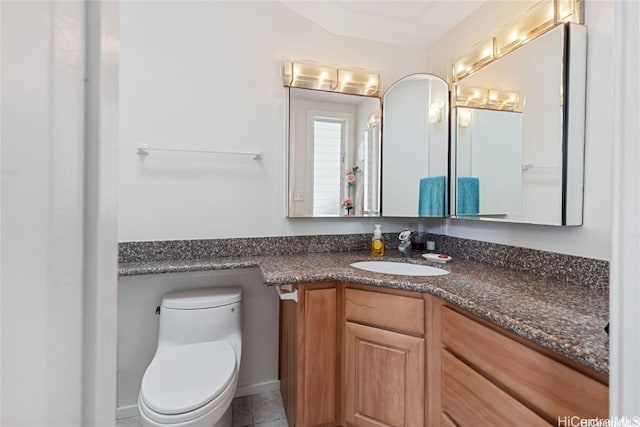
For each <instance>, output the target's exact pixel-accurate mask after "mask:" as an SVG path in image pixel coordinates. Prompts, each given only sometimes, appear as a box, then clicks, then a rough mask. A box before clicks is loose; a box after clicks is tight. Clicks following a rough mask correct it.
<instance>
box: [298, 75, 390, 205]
mask: <svg viewBox="0 0 640 427" xmlns="http://www.w3.org/2000/svg"><path fill="white" fill-rule="evenodd" d="M288 205H289V209H288V216H289V217H340V216H379V215H380V98H378V97H371V96H359V95H350V94H345V93H337V92H324V91H320V90H311V89H301V88H293V87H292V88H289V195H288Z"/></svg>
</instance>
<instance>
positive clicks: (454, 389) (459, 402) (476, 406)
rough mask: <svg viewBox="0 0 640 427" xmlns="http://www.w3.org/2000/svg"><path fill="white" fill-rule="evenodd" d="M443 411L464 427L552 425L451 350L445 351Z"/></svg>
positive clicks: (443, 359) (443, 354)
mask: <svg viewBox="0 0 640 427" xmlns="http://www.w3.org/2000/svg"><path fill="white" fill-rule="evenodd" d="M442 410H443V411H444V412H445V414H446V416H448V417H449V418H450V420H451V421H453V422H454V423H455V425H457V426H461V427H465V426H471V427H476V426H531V427H534V426H550V425H551V424H550V423H548V422H546V421H545V420H544V419H542V418H541V417H539V416H538V415H537V414H536V413H534V412H533V411H531V410H530V409H529V408H527V407H526V406H524V405H523V404H521V403H520V402H518V401H517V400H515V399H514V398H512V397H511V396H509V395H508V394H507V393H505V392H504V391H503V390H501V389H500V388H498V387H497V386H496V385H495V384H493V383H491V382H490V381H488V380H487V379H485V378H484V377H483V376H482V375H480V374H478V373H477V372H475V371H474V370H473V369H471V368H470V367H468V366H467V365H465V364H464V363H462V362H461V361H460V360H458V359H457V358H456V357H455V356H453V355H451V353H449V352H448V351H443V352H442ZM443 418H444V419H447V417H445V416H443Z"/></svg>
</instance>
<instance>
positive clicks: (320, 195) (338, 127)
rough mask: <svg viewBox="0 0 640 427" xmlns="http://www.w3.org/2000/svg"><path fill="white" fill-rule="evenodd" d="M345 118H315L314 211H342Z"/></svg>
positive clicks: (328, 213) (320, 214)
mask: <svg viewBox="0 0 640 427" xmlns="http://www.w3.org/2000/svg"><path fill="white" fill-rule="evenodd" d="M344 139H345V121H344V120H339V119H330V118H319V117H314V119H313V215H314V216H316V215H318V216H323V215H340V209H341V207H340V203H341V200H340V194H341V192H340V188H341V182H342V171H343V169H344V167H343V157H344V155H343V151H344V148H343V147H344Z"/></svg>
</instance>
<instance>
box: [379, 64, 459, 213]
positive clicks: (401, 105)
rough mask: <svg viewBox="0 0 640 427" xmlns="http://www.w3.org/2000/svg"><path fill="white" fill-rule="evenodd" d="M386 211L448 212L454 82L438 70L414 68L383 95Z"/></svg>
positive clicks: (383, 165)
mask: <svg viewBox="0 0 640 427" xmlns="http://www.w3.org/2000/svg"><path fill="white" fill-rule="evenodd" d="M382 103H383V119H382V121H383V132H382V159H383V160H382V214H383V215H384V216H387V217H445V216H446V215H447V214H448V171H449V166H448V162H449V116H448V113H449V87H448V85H447V83H446V82H445V81H444V80H442V79H441V78H440V77H438V76H434V75H431V74H412V75H409V76H407V77H404V78H402V79H400V80H399V81H397V82H396V83H395V84H394V85H393V86H391V87H390V88H389V89H388V90H387V92H386V93H385V95H384V96H383V98H382Z"/></svg>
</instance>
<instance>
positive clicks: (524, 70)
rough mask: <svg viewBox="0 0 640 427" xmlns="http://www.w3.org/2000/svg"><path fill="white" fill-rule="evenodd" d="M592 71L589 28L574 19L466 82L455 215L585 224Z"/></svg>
mask: <svg viewBox="0 0 640 427" xmlns="http://www.w3.org/2000/svg"><path fill="white" fill-rule="evenodd" d="M585 75H586V29H585V27H583V26H581V25H577V24H565V25H560V26H558V27H556V28H554V29H553V30H551V31H549V32H547V33H546V34H543V35H542V36H540V37H538V38H536V39H534V40H532V41H530V42H528V43H527V44H525V45H523V46H522V47H520V48H518V49H516V50H514V51H513V52H511V53H509V54H507V55H505V56H503V57H502V58H500V59H498V60H496V61H495V62H493V63H491V64H489V65H487V66H486V67H484V68H481V69H480V70H478V71H477V72H475V73H473V74H471V75H470V76H469V77H466V78H463V79H461V80H460V81H459V82H458V83H457V84H456V87H455V88H454V93H455V94H456V96H455V98H454V99H455V103H456V106H455V108H454V109H453V115H454V117H453V118H454V119H453V120H452V144H453V157H454V160H455V164H453V165H452V169H453V170H452V176H455V177H456V179H452V182H451V185H452V189H451V194H452V197H453V198H454V199H455V201H452V209H454V210H455V216H457V217H459V218H465V219H485V220H493V221H505V222H524V223H534V224H547V225H580V224H582V186H583V159H584V118H585V115H584V114H585ZM500 94H507V95H505V96H501V95H500ZM469 107H474V108H469ZM503 110H505V111H503ZM514 110H517V111H514ZM454 172H455V173H454ZM476 199H478V200H476Z"/></svg>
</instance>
